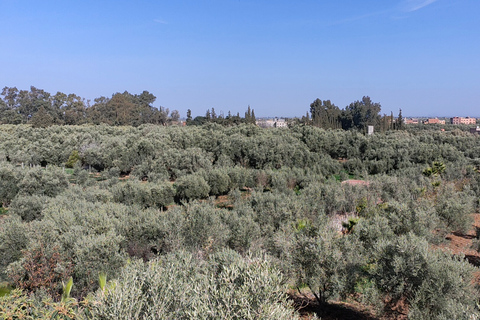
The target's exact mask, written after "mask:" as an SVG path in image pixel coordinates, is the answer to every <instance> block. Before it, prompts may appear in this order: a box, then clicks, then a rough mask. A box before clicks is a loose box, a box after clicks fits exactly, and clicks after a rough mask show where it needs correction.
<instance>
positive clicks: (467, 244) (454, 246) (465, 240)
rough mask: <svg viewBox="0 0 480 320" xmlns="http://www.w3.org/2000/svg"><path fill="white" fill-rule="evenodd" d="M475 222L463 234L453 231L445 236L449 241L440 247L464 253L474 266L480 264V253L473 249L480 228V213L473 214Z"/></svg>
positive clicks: (456, 252) (455, 252)
mask: <svg viewBox="0 0 480 320" xmlns="http://www.w3.org/2000/svg"><path fill="white" fill-rule="evenodd" d="M473 217H474V223H473V226H472V228H471V229H470V230H469V231H468V232H467V233H466V234H461V233H458V232H453V233H451V234H449V235H447V236H446V237H445V239H446V240H447V243H445V244H443V245H441V246H440V248H447V249H449V250H450V251H451V252H452V253H453V254H462V253H463V254H464V255H465V258H466V259H467V260H468V261H469V262H470V263H471V264H473V265H474V266H476V267H479V266H480V253H479V252H478V251H476V250H475V249H472V244H473V241H474V240H475V239H476V236H477V235H476V233H477V229H478V230H480V214H479V213H475V214H473Z"/></svg>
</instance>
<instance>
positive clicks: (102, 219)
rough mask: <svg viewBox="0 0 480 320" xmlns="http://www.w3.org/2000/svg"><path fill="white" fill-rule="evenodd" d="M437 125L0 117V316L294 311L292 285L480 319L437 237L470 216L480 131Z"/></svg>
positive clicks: (422, 315) (437, 315)
mask: <svg viewBox="0 0 480 320" xmlns="http://www.w3.org/2000/svg"><path fill="white" fill-rule="evenodd" d="M352 108H354V106H352ZM192 121H193V120H192ZM352 121H354V120H352ZM352 123H355V122H352ZM354 125H355V124H354ZM355 126H356V125H355ZM437 129H438V128H436V127H432V130H417V129H409V130H396V131H387V132H386V133H382V134H374V135H371V136H367V135H364V134H362V133H361V132H360V131H356V130H349V131H344V130H332V129H328V130H325V129H322V128H318V127H315V126H308V125H297V126H293V127H292V128H283V129H280V128H279V129H261V128H258V127H256V126H254V125H245V124H244V125H239V126H231V127H225V126H222V125H219V124H216V123H208V124H205V125H203V126H188V127H177V126H155V125H151V124H150V125H140V126H138V127H122V126H119V127H112V126H107V125H98V126H89V125H83V126H49V127H47V128H33V127H32V126H30V125H2V126H0V202H1V203H2V204H3V207H4V208H8V212H7V214H6V215H4V216H2V217H1V219H0V277H1V280H3V281H8V282H9V283H10V284H12V285H14V286H15V287H16V289H15V290H14V291H13V292H12V293H11V294H10V295H7V296H5V297H3V298H0V314H2V313H3V315H8V316H10V317H12V318H14V316H17V317H21V316H30V317H34V316H39V317H47V316H48V317H51V316H52V314H54V313H56V314H59V312H60V311H61V312H64V313H66V314H73V315H75V316H77V317H78V318H81V317H84V318H87V319H88V318H95V319H107V318H112V317H115V318H139V319H149V317H150V318H152V317H153V318H155V319H161V318H162V317H163V318H179V319H197V318H198V319H219V318H222V319H223V318H225V319H250V318H251V319H258V318H265V319H292V318H295V317H296V316H297V315H296V313H295V311H294V310H293V309H292V306H291V304H290V303H289V302H288V301H287V299H286V297H285V293H286V289H287V288H288V287H290V288H291V289H295V290H297V291H300V292H302V293H304V292H305V291H309V292H311V293H312V294H313V295H314V296H315V297H316V299H317V300H318V302H319V303H320V304H325V303H328V302H329V301H331V300H332V299H346V298H349V299H357V300H358V301H360V302H361V303H364V304H366V305H369V306H372V307H376V308H378V312H389V311H391V310H393V309H394V307H395V306H396V305H398V304H399V303H403V304H404V305H406V306H407V312H408V314H409V317H410V318H412V319H471V318H475V317H478V316H480V314H479V310H478V308H477V300H478V299H477V298H478V292H477V291H476V289H475V287H474V285H473V284H474V280H473V273H474V272H475V271H476V267H474V266H472V265H471V264H469V263H468V262H467V261H465V260H464V259H463V257H461V256H454V255H452V254H451V253H449V252H444V251H441V250H440V249H438V244H439V243H441V242H442V239H443V238H444V236H445V235H446V234H447V233H449V232H452V231H458V232H463V231H465V230H467V229H468V228H470V227H471V224H472V216H471V213H472V212H474V210H477V209H478V207H479V201H478V199H479V197H480V173H478V165H480V161H479V159H478V158H477V157H478V154H480V153H479V151H480V140H479V138H478V137H477V136H474V135H471V134H469V133H467V132H463V131H461V130H459V129H454V128H453V127H450V128H447V130H445V131H440V130H437ZM351 177H355V178H357V179H361V180H363V183H360V184H355V185H353V184H350V183H342V181H344V180H347V179H349V178H351ZM349 218H350V220H348V219H349ZM339 220H340V221H339ZM342 222H344V225H345V227H344V228H342ZM99 274H103V275H104V276H105V277H106V279H109V282H108V283H107V284H105V283H103V284H102V282H100V283H99V281H98V278H99ZM70 277H71V278H72V279H73V287H72V289H71V297H73V298H75V299H73V298H69V299H63V300H62V298H61V296H62V292H63V293H64V292H65V283H66V282H67V280H68V279H69V278H70ZM20 290H21V291H20ZM21 305H23V306H28V307H26V308H19V306H21ZM59 310H60V311H59ZM15 312H16V313H17V314H15ZM22 312H23V314H22ZM154 315H155V316H154Z"/></svg>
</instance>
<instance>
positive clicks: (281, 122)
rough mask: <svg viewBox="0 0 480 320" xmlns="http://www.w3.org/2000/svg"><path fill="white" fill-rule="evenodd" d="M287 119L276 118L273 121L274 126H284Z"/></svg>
mask: <svg viewBox="0 0 480 320" xmlns="http://www.w3.org/2000/svg"><path fill="white" fill-rule="evenodd" d="M286 127H287V121H285V119H276V121H275V128H286Z"/></svg>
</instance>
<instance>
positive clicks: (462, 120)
mask: <svg viewBox="0 0 480 320" xmlns="http://www.w3.org/2000/svg"><path fill="white" fill-rule="evenodd" d="M450 121H451V123H452V124H467V125H472V124H477V119H476V118H470V117H466V118H462V117H453V118H450Z"/></svg>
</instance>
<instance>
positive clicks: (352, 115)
mask: <svg viewBox="0 0 480 320" xmlns="http://www.w3.org/2000/svg"><path fill="white" fill-rule="evenodd" d="M155 101H156V97H155V95H153V94H152V93H150V92H148V91H143V92H142V93H141V94H132V93H129V92H128V91H124V92H123V93H120V92H116V93H114V94H112V96H111V97H110V98H109V97H105V96H101V97H98V98H95V99H94V100H93V104H91V101H90V100H86V99H84V98H82V97H80V96H78V95H76V94H73V93H72V94H65V93H62V92H57V93H56V94H51V93H48V92H46V91H45V90H43V89H39V88H36V87H34V86H31V87H30V90H19V89H17V88H16V87H4V88H3V90H2V92H1V98H0V124H26V123H29V124H32V126H34V127H48V126H50V125H81V124H95V125H98V124H101V123H104V124H107V125H115V126H117V125H119V126H124V125H131V126H134V127H136V126H139V125H142V124H147V123H150V124H159V125H168V124H172V123H176V122H177V121H179V120H180V118H181V115H180V113H179V112H178V110H172V111H170V110H169V109H168V108H165V107H163V106H160V107H158V108H157V107H155V106H153V103H154V102H155ZM309 111H310V115H311V119H310V115H309V114H308V112H307V116H306V117H305V116H304V117H302V119H301V120H300V121H302V122H303V123H305V124H311V125H314V126H318V127H321V128H324V129H344V130H349V129H356V130H359V131H365V130H366V127H367V126H368V125H374V126H375V128H376V129H377V130H381V131H385V130H388V129H393V128H394V125H393V116H392V118H389V117H387V116H386V115H383V116H381V115H380V111H381V105H380V103H374V102H373V101H372V100H371V99H370V97H368V96H364V97H363V98H362V99H361V100H357V101H354V102H352V103H350V104H349V105H348V106H346V107H345V108H344V109H340V108H339V107H338V106H336V105H335V104H334V103H332V102H331V101H330V100H323V101H322V100H320V99H318V98H317V99H316V100H315V101H314V102H313V103H312V104H310V109H309ZM387 118H389V119H387ZM296 119H298V118H296ZM255 121H256V116H255V110H254V109H253V108H251V107H250V106H248V108H247V111H245V116H244V117H241V116H240V112H237V113H233V114H232V112H231V111H228V114H227V115H225V114H224V113H223V112H220V113H218V112H217V111H216V110H215V108H214V107H212V108H209V109H207V111H206V113H205V115H204V116H203V115H199V116H193V115H192V111H191V109H188V110H187V114H186V124H187V125H201V124H204V123H208V122H214V123H218V124H222V125H238V124H240V123H252V124H254V123H255ZM395 128H396V129H399V127H395Z"/></svg>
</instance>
